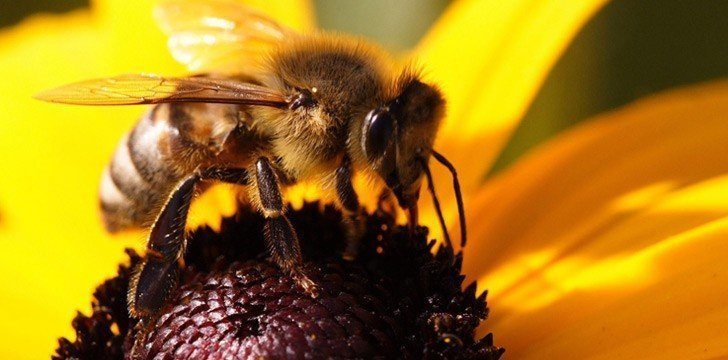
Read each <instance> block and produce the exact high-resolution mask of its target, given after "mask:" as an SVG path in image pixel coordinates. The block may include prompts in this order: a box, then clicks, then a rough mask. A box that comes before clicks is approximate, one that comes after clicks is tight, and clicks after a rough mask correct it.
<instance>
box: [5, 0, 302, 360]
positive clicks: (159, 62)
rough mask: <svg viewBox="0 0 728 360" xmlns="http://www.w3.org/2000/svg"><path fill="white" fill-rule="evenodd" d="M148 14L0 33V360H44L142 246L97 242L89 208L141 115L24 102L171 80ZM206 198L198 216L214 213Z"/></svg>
mask: <svg viewBox="0 0 728 360" xmlns="http://www.w3.org/2000/svg"><path fill="white" fill-rule="evenodd" d="M151 3H152V2H151V1H108V2H106V1H97V2H95V3H94V4H93V5H94V9H93V10H92V11H76V12H74V13H72V14H69V15H63V16H36V17H34V18H32V19H31V20H28V21H25V22H24V23H22V24H20V25H18V26H16V27H13V28H10V29H6V30H3V31H2V32H0V68H2V69H3V81H1V82H0V93H1V94H2V96H0V109H2V118H1V119H0V159H2V171H3V175H2V176H0V244H2V251H0V283H1V284H2V285H1V286H2V288H1V289H0V304H2V305H3V306H0V319H2V323H3V325H2V326H0V358H2V359H10V358H13V359H16V358H29V359H37V358H47V357H48V356H49V354H51V353H52V351H53V349H54V348H55V346H56V339H57V337H59V336H68V337H73V332H72V330H71V328H70V321H71V319H72V318H73V316H74V315H75V311H76V309H79V310H82V311H86V310H87V309H88V308H89V301H90V295H91V293H92V291H93V289H94V287H95V286H96V285H98V284H99V283H100V282H101V281H102V280H103V279H104V278H106V277H109V276H110V275H112V274H113V273H114V272H115V268H116V266H117V264H118V263H119V262H120V261H122V260H123V259H124V257H125V256H124V254H123V251H122V250H123V248H124V247H128V246H136V247H142V246H143V244H144V234H142V233H132V234H125V235H122V236H119V237H110V236H108V235H107V234H106V233H105V232H104V231H103V229H102V227H101V225H100V221H99V217H98V209H97V208H98V196H97V189H98V181H99V178H100V174H101V171H102V170H103V168H104V166H105V165H106V163H107V162H108V160H109V158H110V157H111V154H112V152H113V150H114V148H115V146H116V144H117V142H118V139H119V138H120V137H121V136H122V135H123V134H124V133H125V132H126V131H128V130H129V129H130V128H131V126H132V124H133V123H134V122H135V121H136V119H137V118H138V116H139V115H140V114H141V113H142V112H143V111H144V109H143V108H141V107H115V108H94V107H73V106H61V105H55V104H46V103H42V102H39V101H37V100H34V99H32V95H33V94H35V93H37V92H39V91H40V90H43V89H48V88H51V87H54V86H58V85H61V84H64V83H68V82H72V81H78V80H82V79H87V78H93V77H99V76H109V75H115V74H120V73H128V72H135V71H154V72H160V73H168V74H169V73H174V72H181V71H182V67H181V66H179V65H177V64H175V63H174V62H173V61H172V59H171V57H170V56H169V55H168V53H167V49H166V46H165V44H164V39H163V38H161V35H160V32H159V31H158V30H157V29H156V27H155V26H154V25H153V24H152V22H151V12H150V10H149V9H150V6H151ZM287 4H288V5H290V6H291V7H290V9H293V10H295V11H293V12H290V11H288V10H286V11H285V12H284V17H286V18H287V19H288V20H286V21H287V22H288V23H289V24H291V25H293V26H304V25H306V24H310V23H311V21H310V20H306V19H299V20H298V22H296V21H295V20H294V19H296V18H297V17H298V16H308V15H310V11H309V10H306V9H310V7H309V6H308V5H306V4H304V2H303V1H298V2H293V1H291V2H287ZM296 4H301V5H296ZM283 5H285V4H283ZM283 5H281V4H277V5H275V7H276V9H272V11H270V9H268V10H269V11H268V12H269V13H270V14H271V15H273V16H276V15H277V14H276V11H279V10H280V11H282V10H283V8H282V6H283ZM291 22H292V23H291ZM215 195H216V193H211V194H210V195H209V196H205V199H203V200H202V205H204V204H205V201H208V202H214V203H215V206H210V207H209V208H215V209H217V208H219V202H221V201H220V200H221V199H219V197H218V198H216V197H215ZM226 200H227V204H231V203H232V199H231V198H226ZM223 203H225V202H223ZM203 207H204V206H203ZM224 210H225V209H224ZM226 211H230V207H227V208H226ZM199 218H200V217H199V216H197V217H196V219H198V220H199Z"/></svg>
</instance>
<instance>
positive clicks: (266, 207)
mask: <svg viewBox="0 0 728 360" xmlns="http://www.w3.org/2000/svg"><path fill="white" fill-rule="evenodd" d="M254 167H255V184H254V185H255V189H257V195H258V199H259V200H260V201H258V202H257V203H258V205H259V206H260V211H261V212H262V213H263V216H265V218H266V220H267V221H266V224H265V240H266V241H267V243H268V249H269V250H270V253H271V257H272V258H273V260H274V261H275V262H276V263H277V264H278V266H280V267H281V269H283V270H284V271H286V272H288V273H289V274H291V276H293V277H294V278H295V279H296V281H297V282H298V284H299V285H300V286H301V287H302V288H303V289H304V290H306V292H308V293H309V294H311V296H313V297H317V296H318V293H319V289H318V287H317V286H316V284H314V282H313V281H311V279H309V278H308V276H307V275H306V274H305V273H304V271H303V260H302V258H301V245H300V244H299V242H298V236H297V235H296V231H295V230H294V229H293V226H292V225H291V223H290V221H288V218H287V217H286V215H285V214H284V207H283V198H282V196H281V190H280V187H279V185H278V178H277V177H276V173H275V171H274V169H273V167H272V166H271V163H270V160H268V158H266V157H260V158H258V160H257V161H256V162H255V166H254ZM255 189H254V190H255Z"/></svg>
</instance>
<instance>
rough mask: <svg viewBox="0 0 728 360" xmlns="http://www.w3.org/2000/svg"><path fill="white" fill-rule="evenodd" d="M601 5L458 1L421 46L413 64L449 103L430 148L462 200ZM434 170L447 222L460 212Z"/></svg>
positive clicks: (427, 219) (578, 0)
mask: <svg viewBox="0 0 728 360" xmlns="http://www.w3.org/2000/svg"><path fill="white" fill-rule="evenodd" d="M605 3H606V0H569V1H563V0H510V1H502V0H480V1H477V0H473V1H465V0H462V1H458V2H455V3H453V4H452V5H451V6H450V8H448V10H447V11H446V13H445V14H444V15H443V16H442V17H441V19H440V20H439V21H438V22H437V23H436V24H435V26H434V27H433V28H432V29H431V31H430V32H429V33H428V35H427V36H426V37H425V38H424V39H423V41H422V43H421V44H420V45H419V46H418V48H417V50H416V53H415V58H416V59H417V62H418V63H420V64H422V65H423V67H424V68H425V73H426V75H427V79H428V80H430V81H432V82H433V83H435V84H438V85H439V86H440V88H441V89H442V91H443V92H444V93H445V96H446V99H447V101H448V110H447V113H448V115H447V119H446V121H445V123H444V124H443V127H442V129H441V133H440V135H439V139H438V141H437V143H436V145H435V148H436V149H438V150H439V151H440V152H442V153H443V154H444V155H445V156H447V157H448V158H449V159H450V161H452V162H453V163H454V165H455V167H456V168H457V169H458V172H459V175H460V178H461V182H462V185H463V190H464V192H465V193H466V196H465V197H466V199H467V198H468V197H469V196H468V195H467V194H469V193H472V192H474V191H475V190H476V189H478V188H479V186H480V184H482V182H483V179H484V176H485V173H486V171H487V169H488V168H490V166H491V165H492V163H493V161H494V160H495V158H496V156H497V155H498V153H499V152H500V150H501V149H502V148H503V146H505V143H506V141H507V139H508V138H509V136H510V134H511V131H512V130H513V129H514V128H515V126H516V125H517V124H518V122H519V121H520V119H521V117H522V116H523V115H524V113H525V111H526V109H527V108H528V106H529V105H530V103H531V101H532V99H533V98H534V96H535V94H536V92H537V91H538V89H539V88H540V86H541V84H542V83H543V81H544V79H545V78H546V75H547V74H548V72H549V71H550V69H551V67H552V66H553V64H554V63H555V62H556V60H557V59H558V58H559V56H560V55H561V53H562V52H563V51H564V49H565V48H566V46H567V45H568V44H569V42H570V41H571V40H572V39H573V37H574V36H575V35H576V34H577V32H578V31H579V30H580V29H581V27H582V26H583V25H584V24H585V23H586V21H587V20H588V19H589V18H590V17H591V16H592V15H593V14H595V13H596V12H597V11H598V10H599V9H600V8H601V7H602V6H603V5H604V4H605ZM433 174H434V175H435V180H436V185H437V191H438V193H439V194H442V195H441V197H442V199H441V201H442V202H443V207H444V209H445V215H446V218H448V219H449V220H451V221H448V222H449V223H450V224H452V223H453V221H456V220H455V219H456V218H457V213H456V209H455V207H454V201H453V200H452V199H453V197H452V196H451V195H450V194H452V189H451V187H450V179H449V174H447V172H446V171H444V169H443V168H442V167H439V166H436V165H435V166H433ZM446 194H447V195H446ZM467 205H468V204H467V203H466V207H468V206H467ZM435 219H436V218H435V217H434V214H433V213H432V211H431V210H425V211H423V222H424V223H425V224H437V221H436V220H435ZM433 228H434V229H437V227H436V226H433ZM434 233H435V235H436V237H438V238H439V231H437V230H435V231H434Z"/></svg>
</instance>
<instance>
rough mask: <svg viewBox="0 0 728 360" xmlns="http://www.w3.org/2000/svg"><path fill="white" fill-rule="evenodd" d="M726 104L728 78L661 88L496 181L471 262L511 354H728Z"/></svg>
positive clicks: (480, 207) (478, 214)
mask: <svg viewBox="0 0 728 360" xmlns="http://www.w3.org/2000/svg"><path fill="white" fill-rule="evenodd" d="M726 113H728V82H726V81H722V82H717V83H713V84H707V85H701V86H695V87H691V88H687V89H683V90H678V91H673V92H670V93H666V94H661V95H657V96H653V97H651V98H649V99H645V100H641V101H639V102H637V103H635V104H633V105H630V106H627V107H625V108H623V109H621V110H619V111H616V112H613V113H609V114H605V115H603V116H600V117H598V118H597V119H595V120H593V121H591V122H588V123H586V124H585V125H582V126H580V127H578V128H577V129H575V130H572V131H569V132H568V133H565V134H563V135H562V136H560V137H559V138H557V139H556V140H554V141H552V142H550V143H548V144H547V145H545V146H543V147H541V148H540V149H538V150H537V151H535V152H534V153H532V154H530V155H529V156H528V157H526V158H525V159H523V160H521V161H520V162H519V163H517V164H516V165H515V166H514V167H513V168H511V169H510V170H508V171H506V172H505V173H504V174H502V175H500V176H498V177H497V178H495V179H493V180H491V181H490V182H489V183H487V185H486V186H485V187H484V189H483V190H482V192H481V193H480V194H479V196H478V198H477V199H476V200H474V203H475V204H476V205H474V206H473V207H472V208H471V213H470V219H471V223H473V224H476V225H477V226H474V227H473V229H472V230H473V231H472V234H473V239H474V241H473V242H472V243H471V246H470V247H469V248H467V249H466V256H465V269H466V272H467V273H468V274H471V275H473V276H477V277H478V278H479V282H480V285H481V286H482V287H484V288H486V287H487V288H488V289H489V290H490V293H491V298H490V300H491V302H490V304H491V306H492V308H493V312H492V318H491V320H489V322H488V325H487V326H488V330H490V331H493V332H495V333H496V334H497V338H498V339H499V341H498V342H499V344H501V345H503V346H505V347H507V348H508V353H510V356H512V357H514V358H559V359H569V358H573V359H583V358H592V357H593V358H632V357H640V358H718V357H726V356H728V340H726V339H727V338H726V337H725V336H722V335H718V334H726V333H728V324H727V323H726V322H725V319H726V318H727V317H728V310H726V307H725V301H724V299H725V298H726V296H727V295H728V268H726V267H725V266H724V264H725V255H726V254H728V245H727V244H726V241H725V239H726V235H728V162H727V161H726V157H725V154H726V153H727V152H728V126H726V122H725V114H726ZM476 221H477V223H476ZM468 254H470V256H468ZM473 254H477V256H473Z"/></svg>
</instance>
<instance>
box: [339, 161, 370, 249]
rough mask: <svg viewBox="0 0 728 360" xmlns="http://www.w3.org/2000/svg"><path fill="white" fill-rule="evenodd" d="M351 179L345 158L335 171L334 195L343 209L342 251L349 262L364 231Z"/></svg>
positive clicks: (349, 164)
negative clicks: (344, 241) (344, 242)
mask: <svg viewBox="0 0 728 360" xmlns="http://www.w3.org/2000/svg"><path fill="white" fill-rule="evenodd" d="M352 177H353V171H352V168H351V160H350V159H349V157H348V156H345V157H344V160H343V161H342V162H341V165H339V168H338V169H336V195H337V197H338V199H339V203H341V207H342V209H343V213H344V219H343V223H344V226H345V227H346V249H344V255H343V257H344V259H345V260H349V261H351V260H354V259H355V258H356V255H357V253H358V252H359V240H360V239H361V237H362V236H363V235H364V230H365V229H364V216H363V214H362V211H361V205H360V204H359V196H358V195H357V194H356V191H355V190H354V185H353V184H352V183H351V179H352Z"/></svg>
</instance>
